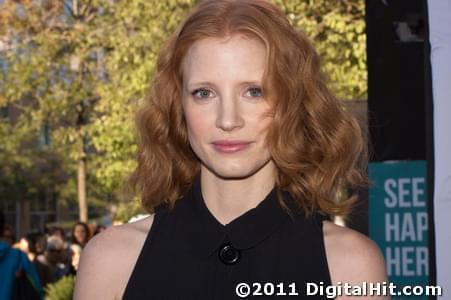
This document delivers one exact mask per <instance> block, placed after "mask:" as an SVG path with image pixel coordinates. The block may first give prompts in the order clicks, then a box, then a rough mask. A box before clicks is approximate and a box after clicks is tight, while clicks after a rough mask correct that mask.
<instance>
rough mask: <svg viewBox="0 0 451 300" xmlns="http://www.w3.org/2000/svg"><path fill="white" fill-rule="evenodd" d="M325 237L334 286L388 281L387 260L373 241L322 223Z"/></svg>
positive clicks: (326, 222) (333, 225) (344, 229)
mask: <svg viewBox="0 0 451 300" xmlns="http://www.w3.org/2000/svg"><path fill="white" fill-rule="evenodd" d="M323 234H324V244H325V248H326V256H327V261H328V265H329V270H330V273H331V277H332V278H331V279H332V284H334V285H336V284H337V283H338V282H342V283H349V284H356V285H359V284H361V283H363V282H384V281H387V280H388V279H387V274H386V270H385V261H384V257H383V255H382V253H381V251H380V249H379V247H378V246H377V245H376V244H375V243H374V242H373V241H372V240H371V239H369V238H368V237H366V236H365V235H363V234H361V233H359V232H357V231H355V230H352V229H350V228H346V227H342V226H338V225H335V224H334V223H332V222H329V221H324V222H323ZM376 298H377V297H373V298H371V299H376ZM359 299H367V298H365V297H363V298H362V297H359ZM368 299H369V298H368ZM377 299H387V298H384V297H379V298H377Z"/></svg>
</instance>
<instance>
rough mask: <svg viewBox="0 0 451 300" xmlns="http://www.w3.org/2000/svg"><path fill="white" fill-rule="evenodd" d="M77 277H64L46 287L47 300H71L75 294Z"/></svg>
mask: <svg viewBox="0 0 451 300" xmlns="http://www.w3.org/2000/svg"><path fill="white" fill-rule="evenodd" d="M74 286H75V276H64V277H63V278H61V279H60V280H58V281H57V282H55V283H52V284H48V285H47V286H46V287H45V299H46V300H71V299H72V296H73V293H74Z"/></svg>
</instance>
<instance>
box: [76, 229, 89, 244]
mask: <svg viewBox="0 0 451 300" xmlns="http://www.w3.org/2000/svg"><path fill="white" fill-rule="evenodd" d="M87 235H88V233H87V232H86V230H85V228H84V227H83V226H82V225H76V226H75V228H74V236H75V239H76V240H77V241H78V242H79V243H84V242H85V241H86V237H87Z"/></svg>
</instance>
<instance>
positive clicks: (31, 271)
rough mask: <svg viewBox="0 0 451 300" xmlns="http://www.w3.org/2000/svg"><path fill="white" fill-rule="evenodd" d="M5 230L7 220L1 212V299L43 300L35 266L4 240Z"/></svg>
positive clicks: (22, 253) (23, 254)
mask: <svg viewBox="0 0 451 300" xmlns="http://www.w3.org/2000/svg"><path fill="white" fill-rule="evenodd" d="M4 229H5V218H4V215H3V213H2V212H1V211H0V278H1V280H0V299H2V300H3V299H5V300H7V299H12V298H13V297H14V299H16V298H19V299H27V300H33V299H42V297H43V294H44V293H43V290H42V286H41V282H40V280H39V276H38V273H37V272H36V269H35V267H34V265H33V264H32V263H31V262H30V261H29V260H28V257H27V255H26V254H25V253H24V252H22V251H20V250H19V249H14V248H11V246H10V243H9V242H5V241H4V240H3V233H4Z"/></svg>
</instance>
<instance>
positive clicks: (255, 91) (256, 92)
mask: <svg viewBox="0 0 451 300" xmlns="http://www.w3.org/2000/svg"><path fill="white" fill-rule="evenodd" d="M246 94H249V96H250V97H255V98H258V97H262V96H263V93H262V89H261V88H258V87H253V88H250V89H248V90H247V92H246Z"/></svg>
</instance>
